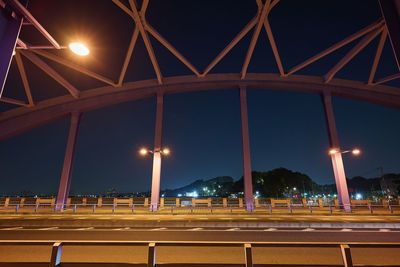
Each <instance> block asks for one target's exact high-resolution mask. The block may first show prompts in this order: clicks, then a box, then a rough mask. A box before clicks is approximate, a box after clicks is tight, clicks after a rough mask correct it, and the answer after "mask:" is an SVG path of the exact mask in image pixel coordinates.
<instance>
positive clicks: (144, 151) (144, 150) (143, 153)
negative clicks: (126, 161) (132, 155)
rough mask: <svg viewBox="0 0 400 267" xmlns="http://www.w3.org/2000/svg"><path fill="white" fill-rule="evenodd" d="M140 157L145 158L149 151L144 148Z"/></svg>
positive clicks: (140, 151)
mask: <svg viewBox="0 0 400 267" xmlns="http://www.w3.org/2000/svg"><path fill="white" fill-rule="evenodd" d="M139 153H140V155H142V156H145V155H147V153H148V150H147V149H146V148H142V149H140V150H139Z"/></svg>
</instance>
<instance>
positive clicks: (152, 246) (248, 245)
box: [0, 240, 400, 267]
mask: <svg viewBox="0 0 400 267" xmlns="http://www.w3.org/2000/svg"><path fill="white" fill-rule="evenodd" d="M39 245H42V246H43V245H47V246H52V249H51V256H50V262H49V263H47V264H49V265H48V266H59V265H61V264H62V262H61V254H62V249H63V247H66V246H79V247H88V246H107V247H109V246H123V247H129V246H146V247H147V262H144V263H142V264H141V265H147V266H148V267H150V266H151V267H152V266H156V264H157V266H160V265H161V266H162V265H163V264H160V263H157V262H156V249H157V247H182V246H186V247H188V246H191V247H239V248H240V247H241V248H243V250H244V259H243V262H244V264H243V263H241V264H240V263H239V264H215V263H206V264H201V266H221V265H223V266H246V267H250V266H254V264H253V253H252V248H259V247H269V248H278V247H281V248H294V247H297V248H338V249H340V255H341V258H342V261H343V265H338V264H314V265H313V264H307V265H303V264H298V265H296V266H320V267H322V266H325V267H332V266H346V267H352V266H365V265H355V264H354V263H353V260H352V255H351V249H352V248H375V249H377V248H398V249H400V243H338V242H331V243H329V242H317V243H316V242H185V241H181V242H165V241H160V242H142V241H8V240H7V241H0V246H39ZM27 263H28V264H30V263H29V262H24V264H25V265H26V264H27ZM10 264H13V263H10ZM32 264H34V263H33V262H32ZM73 264H79V266H85V265H88V266H95V265H94V263H92V262H73ZM97 264H99V265H101V264H102V263H99V262H97ZM107 264H112V266H126V265H127V264H128V263H124V262H115V263H114V262H107ZM164 264H166V265H169V264H168V263H164ZM179 264H180V265H181V266H182V264H184V265H185V266H190V265H196V264H193V263H191V264H190V263H185V262H182V263H179ZM0 265H1V266H3V264H2V263H1V262H0ZM25 265H24V266H25ZM130 265H134V264H130ZM257 265H261V266H263V265H265V266H271V264H268V263H265V264H257ZM4 266H5V265H4ZM273 266H288V264H283V263H280V264H279V263H274V264H273ZM368 266H393V265H382V264H380V265H370V264H368Z"/></svg>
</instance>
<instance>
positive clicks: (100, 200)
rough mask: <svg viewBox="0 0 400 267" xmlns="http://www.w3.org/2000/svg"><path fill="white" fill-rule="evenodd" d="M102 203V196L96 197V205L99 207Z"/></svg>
mask: <svg viewBox="0 0 400 267" xmlns="http://www.w3.org/2000/svg"><path fill="white" fill-rule="evenodd" d="M102 205H103V198H102V197H99V198H98V199H97V207H99V208H100V207H101V206H102Z"/></svg>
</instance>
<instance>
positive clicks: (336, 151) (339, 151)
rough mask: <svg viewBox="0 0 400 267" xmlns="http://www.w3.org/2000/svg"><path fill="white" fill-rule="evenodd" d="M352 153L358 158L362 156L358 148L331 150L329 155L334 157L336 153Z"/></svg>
mask: <svg viewBox="0 0 400 267" xmlns="http://www.w3.org/2000/svg"><path fill="white" fill-rule="evenodd" d="M350 152H351V153H352V154H353V155H355V156H358V155H360V154H361V150H360V149H358V148H353V149H351V150H340V149H337V148H331V149H330V150H329V154H330V155H333V154H336V153H340V154H345V153H350Z"/></svg>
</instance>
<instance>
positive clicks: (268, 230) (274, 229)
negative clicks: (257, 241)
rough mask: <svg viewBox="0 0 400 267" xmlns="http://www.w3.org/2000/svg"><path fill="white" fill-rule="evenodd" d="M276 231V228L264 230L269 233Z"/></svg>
mask: <svg viewBox="0 0 400 267" xmlns="http://www.w3.org/2000/svg"><path fill="white" fill-rule="evenodd" d="M276 230H278V229H276V228H268V229H265V230H264V231H267V232H271V231H276Z"/></svg>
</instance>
